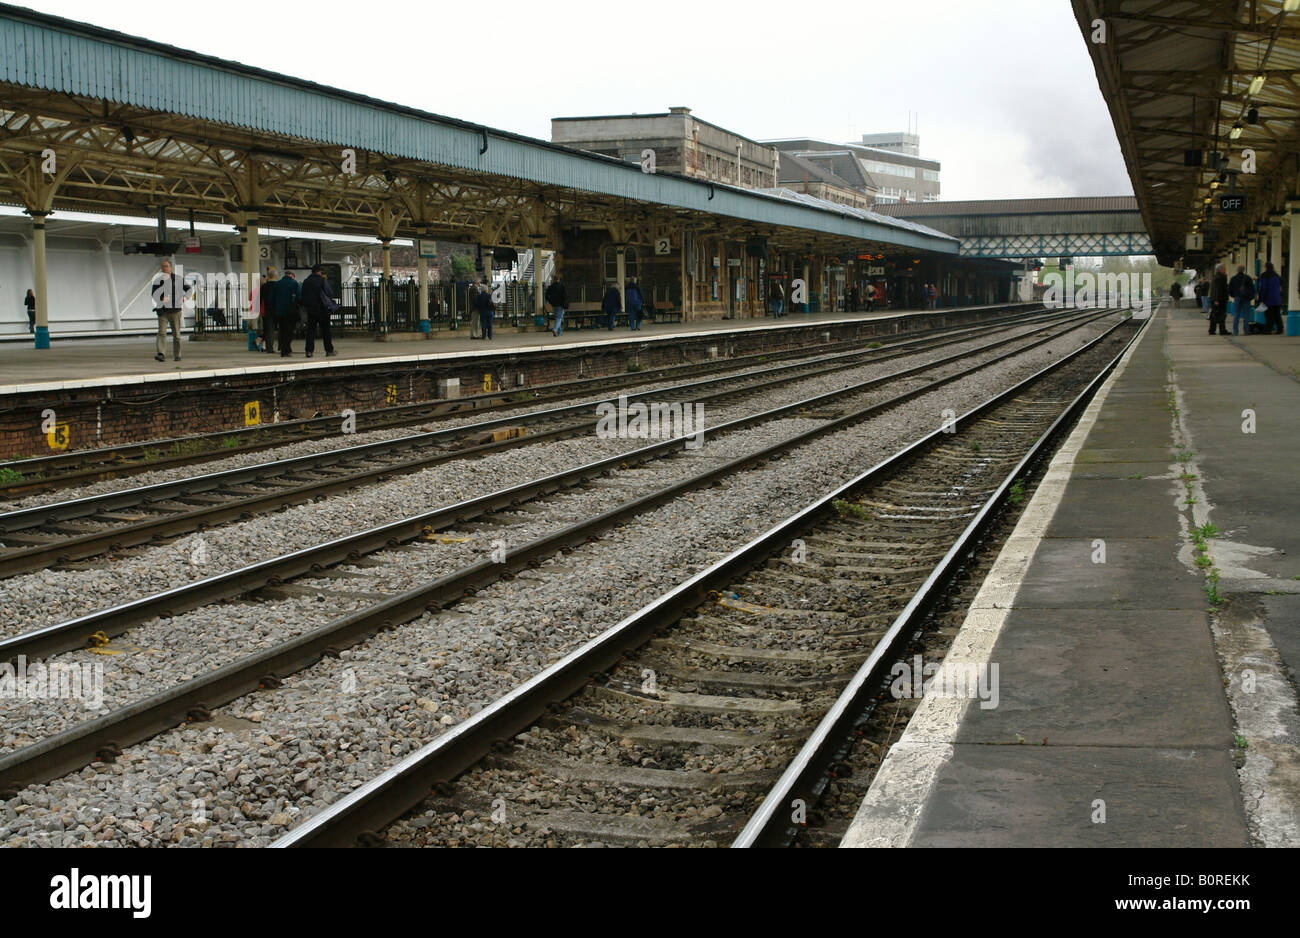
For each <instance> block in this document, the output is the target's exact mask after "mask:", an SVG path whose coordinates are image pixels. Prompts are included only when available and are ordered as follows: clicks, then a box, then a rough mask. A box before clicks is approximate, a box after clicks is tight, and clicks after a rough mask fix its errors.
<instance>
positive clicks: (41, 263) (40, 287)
mask: <svg viewBox="0 0 1300 938" xmlns="http://www.w3.org/2000/svg"><path fill="white" fill-rule="evenodd" d="M27 214H28V215H31V216H32V267H33V274H34V276H35V280H36V283H35V284H34V288H35V291H36V336H35V338H36V343H35V347H36V348H38V349H47V348H49V347H50V301H49V289H48V283H47V281H46V275H45V219H46V217H48V216H49V214H50V213H49V212H44V211H40V210H39V209H28V210H27Z"/></svg>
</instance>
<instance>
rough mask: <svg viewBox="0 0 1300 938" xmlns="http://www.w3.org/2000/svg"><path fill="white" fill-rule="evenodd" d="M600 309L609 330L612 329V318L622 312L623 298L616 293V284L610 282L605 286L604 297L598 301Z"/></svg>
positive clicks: (611, 330)
mask: <svg viewBox="0 0 1300 938" xmlns="http://www.w3.org/2000/svg"><path fill="white" fill-rule="evenodd" d="M600 309H601V312H603V313H604V314H605V316H606V320H605V321H606V323H607V324H608V325H609V331H610V332H613V331H614V318H615V317H616V316H618V314H619V313H621V312H623V300H622V299H621V298H620V297H619V295H618V285H617V284H614V283H611V284H610V285H609V286H607V287H605V298H604V299H603V300H601V301H600Z"/></svg>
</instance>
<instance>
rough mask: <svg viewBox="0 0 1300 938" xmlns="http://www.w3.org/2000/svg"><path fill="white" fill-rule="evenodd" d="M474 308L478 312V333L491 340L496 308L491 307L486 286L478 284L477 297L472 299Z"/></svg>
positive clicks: (490, 299) (489, 295) (489, 294)
mask: <svg viewBox="0 0 1300 938" xmlns="http://www.w3.org/2000/svg"><path fill="white" fill-rule="evenodd" d="M474 308H475V309H477V310H478V324H479V332H480V333H481V335H482V337H483V338H484V339H485V340H487V341H489V342H490V341H491V340H492V317H493V316H495V315H496V311H497V310H496V307H495V306H493V305H492V291H491V290H490V289H488V286H487V284H485V283H479V285H478V296H476V297H474Z"/></svg>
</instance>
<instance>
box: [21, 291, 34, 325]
mask: <svg viewBox="0 0 1300 938" xmlns="http://www.w3.org/2000/svg"><path fill="white" fill-rule="evenodd" d="M23 305H24V306H26V307H27V331H28V332H35V331H36V292H35V291H34V290H28V291H27V295H26V296H25V297H23Z"/></svg>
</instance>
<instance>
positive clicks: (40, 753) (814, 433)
mask: <svg viewBox="0 0 1300 938" xmlns="http://www.w3.org/2000/svg"><path fill="white" fill-rule="evenodd" d="M1110 314H1111V313H1109V312H1106V313H1100V314H1097V315H1096V316H1094V317H1091V318H1100V317H1101V316H1104V315H1110ZM1054 325H1055V324H1054ZM1119 325H1120V324H1116V326H1114V327H1112V329H1111V330H1110V331H1113V330H1114V329H1115V328H1119ZM1045 328H1051V327H1045ZM1075 328H1079V325H1071V326H1070V328H1068V329H1066V330H1064V331H1063V332H1062V333H1061V334H1059V335H1052V336H1048V337H1046V338H1043V339H1040V340H1038V341H1036V342H1034V343H1032V344H1031V345H1029V346H1026V347H1024V348H1018V349H1015V350H1012V351H1010V352H1008V353H1006V354H1004V355H1001V356H998V357H997V358H996V359H994V360H991V361H987V362H983V363H980V364H978V365H975V366H972V367H971V368H968V369H965V370H963V371H961V372H958V373H957V374H954V375H949V376H946V377H943V378H940V379H938V380H936V381H935V382H932V383H930V384H926V385H923V386H922V387H920V388H916V389H913V390H911V391H907V392H904V393H903V394H900V395H897V396H895V397H893V398H891V399H890V400H888V401H884V402H881V403H878V404H873V405H870V406H868V407H866V408H863V409H861V410H858V411H854V412H853V413H850V414H847V415H844V416H842V417H839V418H836V419H834V420H830V421H827V422H826V423H824V424H822V425H820V426H817V427H813V428H810V429H809V430H806V431H803V432H802V433H799V434H797V435H795V436H793V437H791V438H789V439H786V440H782V441H780V442H778V443H775V444H771V445H769V446H766V447H764V448H762V449H760V450H758V451H755V452H752V453H748V454H746V455H744V456H741V457H738V458H736V459H733V460H730V461H729V462H727V463H725V464H722V465H720V466H716V467H714V468H711V469H708V470H705V471H704V472H702V473H699V474H696V475H694V476H692V477H690V478H688V479H685V480H682V481H680V482H676V483H673V484H672V485H669V486H666V487H664V488H662V489H659V490H658V491H656V492H652V493H650V494H647V495H645V496H643V497H641V498H639V499H636V500H634V501H631V502H627V503H624V504H622V505H619V506H617V507H615V508H612V509H610V510H608V511H606V512H604V513H602V514H601V515H598V516H596V517H595V518H591V519H587V520H584V521H581V522H578V523H575V524H572V525H569V526H567V527H565V528H563V529H561V530H560V531H557V532H555V533H553V534H550V535H546V536H543V537H541V538H538V539H536V540H534V541H532V542H530V543H528V544H525V545H523V546H521V547H519V548H517V549H516V550H513V551H508V552H507V554H506V557H505V559H504V562H496V561H493V560H484V561H479V562H477V563H474V564H471V565H469V566H467V567H464V568H461V569H460V570H457V571H455V572H453V573H450V574H447V575H445V576H442V577H439V578H438V579H436V580H434V581H432V582H430V583H428V584H425V585H422V586H419V587H415V588H413V589H410V590H406V591H403V592H401V593H398V594H396V595H394V596H392V597H390V598H388V599H385V600H383V601H381V602H379V603H376V604H374V605H373V606H370V607H369V608H367V609H364V610H359V611H357V612H354V613H350V614H348V615H345V616H342V617H340V618H338V619H335V620H333V621H332V622H330V623H327V624H326V625H323V626H319V627H317V628H314V629H312V630H310V631H308V632H304V633H303V634H301V635H298V636H295V637H294V638H292V639H289V640H288V641H286V642H284V643H282V644H280V645H277V646H274V647H272V648H268V649H264V650H262V651H260V652H256V653H254V654H252V655H247V656H245V657H244V658H241V659H238V660H237V661H233V662H230V663H228V664H226V665H223V666H222V667H220V668H217V669H215V670H213V671H211V672H208V673H207V674H204V675H202V676H200V677H197V678H193V679H191V680H189V681H185V682H182V683H181V684H177V685H175V686H173V687H170V688H167V689H166V690H163V691H160V692H158V693H157V694H154V695H152V696H150V697H147V698H143V699H141V700H138V701H135V702H133V703H131V704H128V705H126V706H124V707H121V708H119V709H117V710H115V711H113V712H111V713H108V714H105V715H103V716H100V717H96V718H93V719H91V720H87V721H84V722H82V723H79V724H77V725H75V726H72V727H69V728H68V729H66V730H63V731H61V732H59V733H56V734H54V735H52V736H49V737H46V738H44V739H42V740H39V741H37V742H35V743H32V744H31V745H28V746H25V747H23V748H22V749H19V750H15V751H14V752H11V753H7V754H4V755H0V791H5V792H7V791H16V790H17V789H18V788H20V787H22V786H24V785H28V784H33V783H35V782H40V781H47V780H49V779H52V778H57V777H59V776H61V775H64V774H66V773H67V772H70V771H73V770H75V769H77V768H80V767H82V766H84V765H85V764H86V763H87V762H88V761H89V760H90V759H91V758H92V757H99V758H105V759H111V758H113V757H114V755H115V754H116V753H119V752H120V751H121V747H122V746H124V745H130V744H131V743H134V742H137V741H139V740H142V739H146V738H148V737H150V736H152V735H155V734H156V733H158V732H161V731H162V730H165V729H169V728H171V727H173V726H175V725H176V724H177V722H180V721H182V720H184V719H195V720H204V719H207V718H208V716H209V714H210V712H211V709H212V708H213V707H215V706H219V705H221V704H223V703H226V702H228V701H230V700H233V699H236V698H237V697H240V696H242V695H244V694H246V693H249V692H251V691H253V690H256V689H257V688H258V687H262V686H274V685H275V684H276V683H278V681H279V679H280V678H281V677H282V676H284V675H286V674H289V673H292V672H295V671H298V670H302V669H304V668H307V667H310V666H311V665H313V664H315V663H317V662H318V661H319V660H320V659H321V658H322V657H324V656H327V655H334V654H337V653H338V651H339V650H341V649H342V648H344V647H347V646H349V645H352V644H356V643H357V642H360V641H364V640H365V639H366V638H367V637H368V636H369V635H372V634H374V633H376V632H378V631H381V630H384V629H388V628H393V627H396V626H398V625H400V624H402V623H405V622H408V621H410V620H412V619H415V618H417V617H419V616H421V615H423V614H424V613H425V612H428V611H436V610H439V609H443V608H446V607H448V606H450V605H453V604H455V603H456V602H458V601H459V600H460V599H462V598H464V597H466V596H470V595H473V594H474V593H475V592H477V591H478V590H480V589H482V588H484V587H486V586H489V585H491V584H492V583H495V582H496V581H498V580H501V579H505V578H509V577H511V576H513V575H514V574H515V573H517V572H519V571H520V570H522V569H524V568H526V567H529V566H535V565H536V564H537V563H539V562H540V561H541V560H543V559H545V558H547V557H549V556H552V555H554V554H556V553H557V552H559V551H561V550H564V549H566V548H569V547H574V546H577V545H579V544H582V543H585V542H586V541H587V540H589V539H590V538H591V537H593V536H594V535H595V534H596V533H598V532H602V531H605V530H608V529H609V528H612V527H614V526H616V525H618V524H620V523H622V522H623V521H626V520H628V519H630V518H632V517H635V516H637V515H639V514H642V513H644V512H646V511H649V510H651V509H652V508H655V507H657V506H659V505H661V504H664V503H666V502H669V501H671V500H673V499H674V498H677V497H678V496H680V495H681V494H682V493H684V492H687V491H690V490H692V489H696V488H700V487H702V486H705V485H708V484H710V483H712V482H714V481H716V480H718V479H720V478H723V477H725V476H727V475H730V474H734V473H736V472H739V471H741V470H743V469H745V468H748V467H750V466H753V465H755V464H758V463H762V462H765V461H767V460H769V459H772V458H774V457H776V456H779V455H781V454H783V453H785V452H788V451H789V450H791V449H794V448H796V447H798V446H800V445H803V444H806V443H808V442H810V441H812V440H814V439H816V438H818V437H820V436H824V435H825V434H828V433H832V432H835V431H837V430H840V429H843V428H845V427H847V426H850V425H852V424H855V423H858V422H861V421H862V420H864V419H867V418H869V417H871V416H874V415H875V414H877V413H880V412H883V411H884V410H887V409H890V408H893V407H896V406H898V405H899V404H901V403H904V402H906V401H908V400H911V399H913V398H915V397H918V396H920V395H922V394H925V393H929V392H930V391H933V390H934V389H935V388H937V387H941V386H943V385H946V384H950V383H952V382H954V381H957V380H960V379H961V378H963V377H966V376H967V375H969V374H971V373H974V372H976V371H980V370H983V369H986V368H989V367H992V366H993V365H995V364H997V363H998V362H1000V361H1003V360H1005V359H1006V358H1009V357H1013V356H1016V355H1021V354H1024V353H1025V352H1026V351H1029V350H1030V349H1032V348H1035V347H1038V346H1040V345H1042V344H1044V343H1046V342H1050V341H1054V340H1056V339H1058V338H1060V337H1061V335H1067V334H1069V332H1071V331H1073V330H1074V329H1075ZM1106 334H1107V335H1108V334H1109V331H1108V332H1107V333H1106ZM1088 347H1090V345H1085V346H1084V348H1088ZM929 367H935V366H934V365H930V366H929ZM875 380H876V382H880V381H883V380H890V379H875ZM851 390H852V389H845V390H841V391H833V392H828V393H826V394H820V395H817V396H816V397H813V398H809V399H807V400H805V401H799V402H795V403H793V404H788V405H784V406H782V407H779V408H776V409H774V410H772V411H767V412H765V413H764V414H760V415H750V416H747V417H743V418H740V419H739V420H736V421H731V422H729V423H726V424H722V425H719V426H718V427H715V428H713V430H712V431H711V432H715V433H716V432H729V431H732V430H735V429H740V428H742V427H744V426H748V425H752V424H755V423H759V422H762V421H763V420H768V419H774V417H776V416H781V415H783V414H787V413H793V412H796V411H797V410H799V409H801V408H806V407H808V406H814V405H816V404H819V403H825V402H826V401H827V400H830V399H832V398H834V397H837V396H845V395H846V394H847V393H850V391H851ZM687 440H688V437H685V436H683V437H677V438H675V439H672V440H666V441H663V442H661V443H658V444H654V445H652V446H649V447H644V448H643V449H641V450H637V451H635V452H634V453H633V454H623V455H620V456H615V457H610V458H608V459H605V460H600V461H598V462H596V463H592V464H589V465H588V466H585V467H581V468H580V469H579V470H570V472H569V473H566V474H565V475H567V476H568V477H569V478H568V479H567V480H565V481H561V480H560V478H559V477H558V476H551V477H547V478H546V479H543V480H537V481H536V482H534V483H530V484H531V485H537V484H542V485H549V486H551V487H552V488H553V489H554V488H558V487H559V486H560V485H563V484H565V482H567V483H568V484H573V483H574V482H576V481H580V479H578V478H577V477H576V475H575V474H576V473H585V474H587V475H590V474H594V473H598V472H600V471H604V470H607V469H609V468H612V467H613V466H614V465H616V464H618V463H621V462H626V461H627V460H628V459H629V458H630V457H631V458H635V456H636V455H637V454H640V455H642V456H650V455H653V454H656V453H662V452H665V451H667V450H670V449H676V448H680V447H683V446H684V445H685V443H686V442H687ZM516 488H518V487H516ZM512 491H513V490H504V491H503V492H500V493H494V495H490V496H484V497H483V499H495V500H499V499H500V498H502V497H503V496H506V495H508V494H509V493H511V492H512ZM466 504H468V503H466ZM466 504H462V505H457V506H451V507H450V508H449V509H446V510H447V511H448V512H455V511H457V510H459V511H461V512H462V513H463V512H464V511H465V510H466ZM452 520H454V519H452ZM367 533H373V532H367ZM331 543H332V544H337V542H331ZM301 553H302V552H299V554H301ZM291 558H294V555H289V557H288V558H277V560H289V559H291ZM296 559H297V561H301V557H298V558H296ZM266 563H274V561H270V562H266ZM255 566H257V565H255ZM243 572H245V571H234V572H233V573H232V574H224V575H222V576H221V577H216V578H212V579H213V580H221V579H227V580H228V579H229V578H231V577H232V576H236V575H238V574H240V573H243ZM264 572H265V571H263V573H264ZM204 586H205V584H204V583H202V582H201V583H199V584H194V585H193V586H192V587H187V588H181V589H196V588H200V587H204ZM176 592H178V591H170V593H171V596H170V598H171V599H172V600H175V598H176V595H175V594H176ZM167 596H168V594H161V596H155V597H148V598H146V599H144V600H139V601H137V602H136V603H131V604H127V606H128V607H130V608H132V609H133V610H134V612H135V613H136V614H137V615H138V612H139V610H140V609H141V605H142V604H145V603H148V602H150V601H155V602H157V601H164V597H167ZM112 612H113V610H109V611H108V613H112ZM101 615H102V614H101ZM94 617H95V614H92V615H91V616H87V617H82V618H81V619H80V620H73V622H72V623H64V624H63V626H52V627H50V628H49V629H43V630H38V631H37V632H35V633H28V634H27V635H26V636H18V637H16V638H15V639H10V640H9V641H8V642H6V643H5V646H4V647H3V658H0V660H4V659H7V658H8V657H9V656H10V655H16V654H18V653H19V652H18V651H16V649H17V648H21V647H22V646H21V642H20V641H19V640H31V641H36V640H44V641H48V640H49V639H50V638H51V637H52V636H53V633H57V632H60V631H61V632H63V633H64V636H63V637H64V638H65V639H66V638H67V637H68V636H69V634H71V633H70V632H69V631H68V630H69V629H70V628H71V627H72V626H73V625H74V624H75V626H76V629H77V630H79V633H80V634H81V635H83V636H84V635H85V634H86V633H85V629H86V626H87V625H88V624H93V622H94ZM100 621H101V623H102V621H103V620H102V619H101V620H100Z"/></svg>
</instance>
